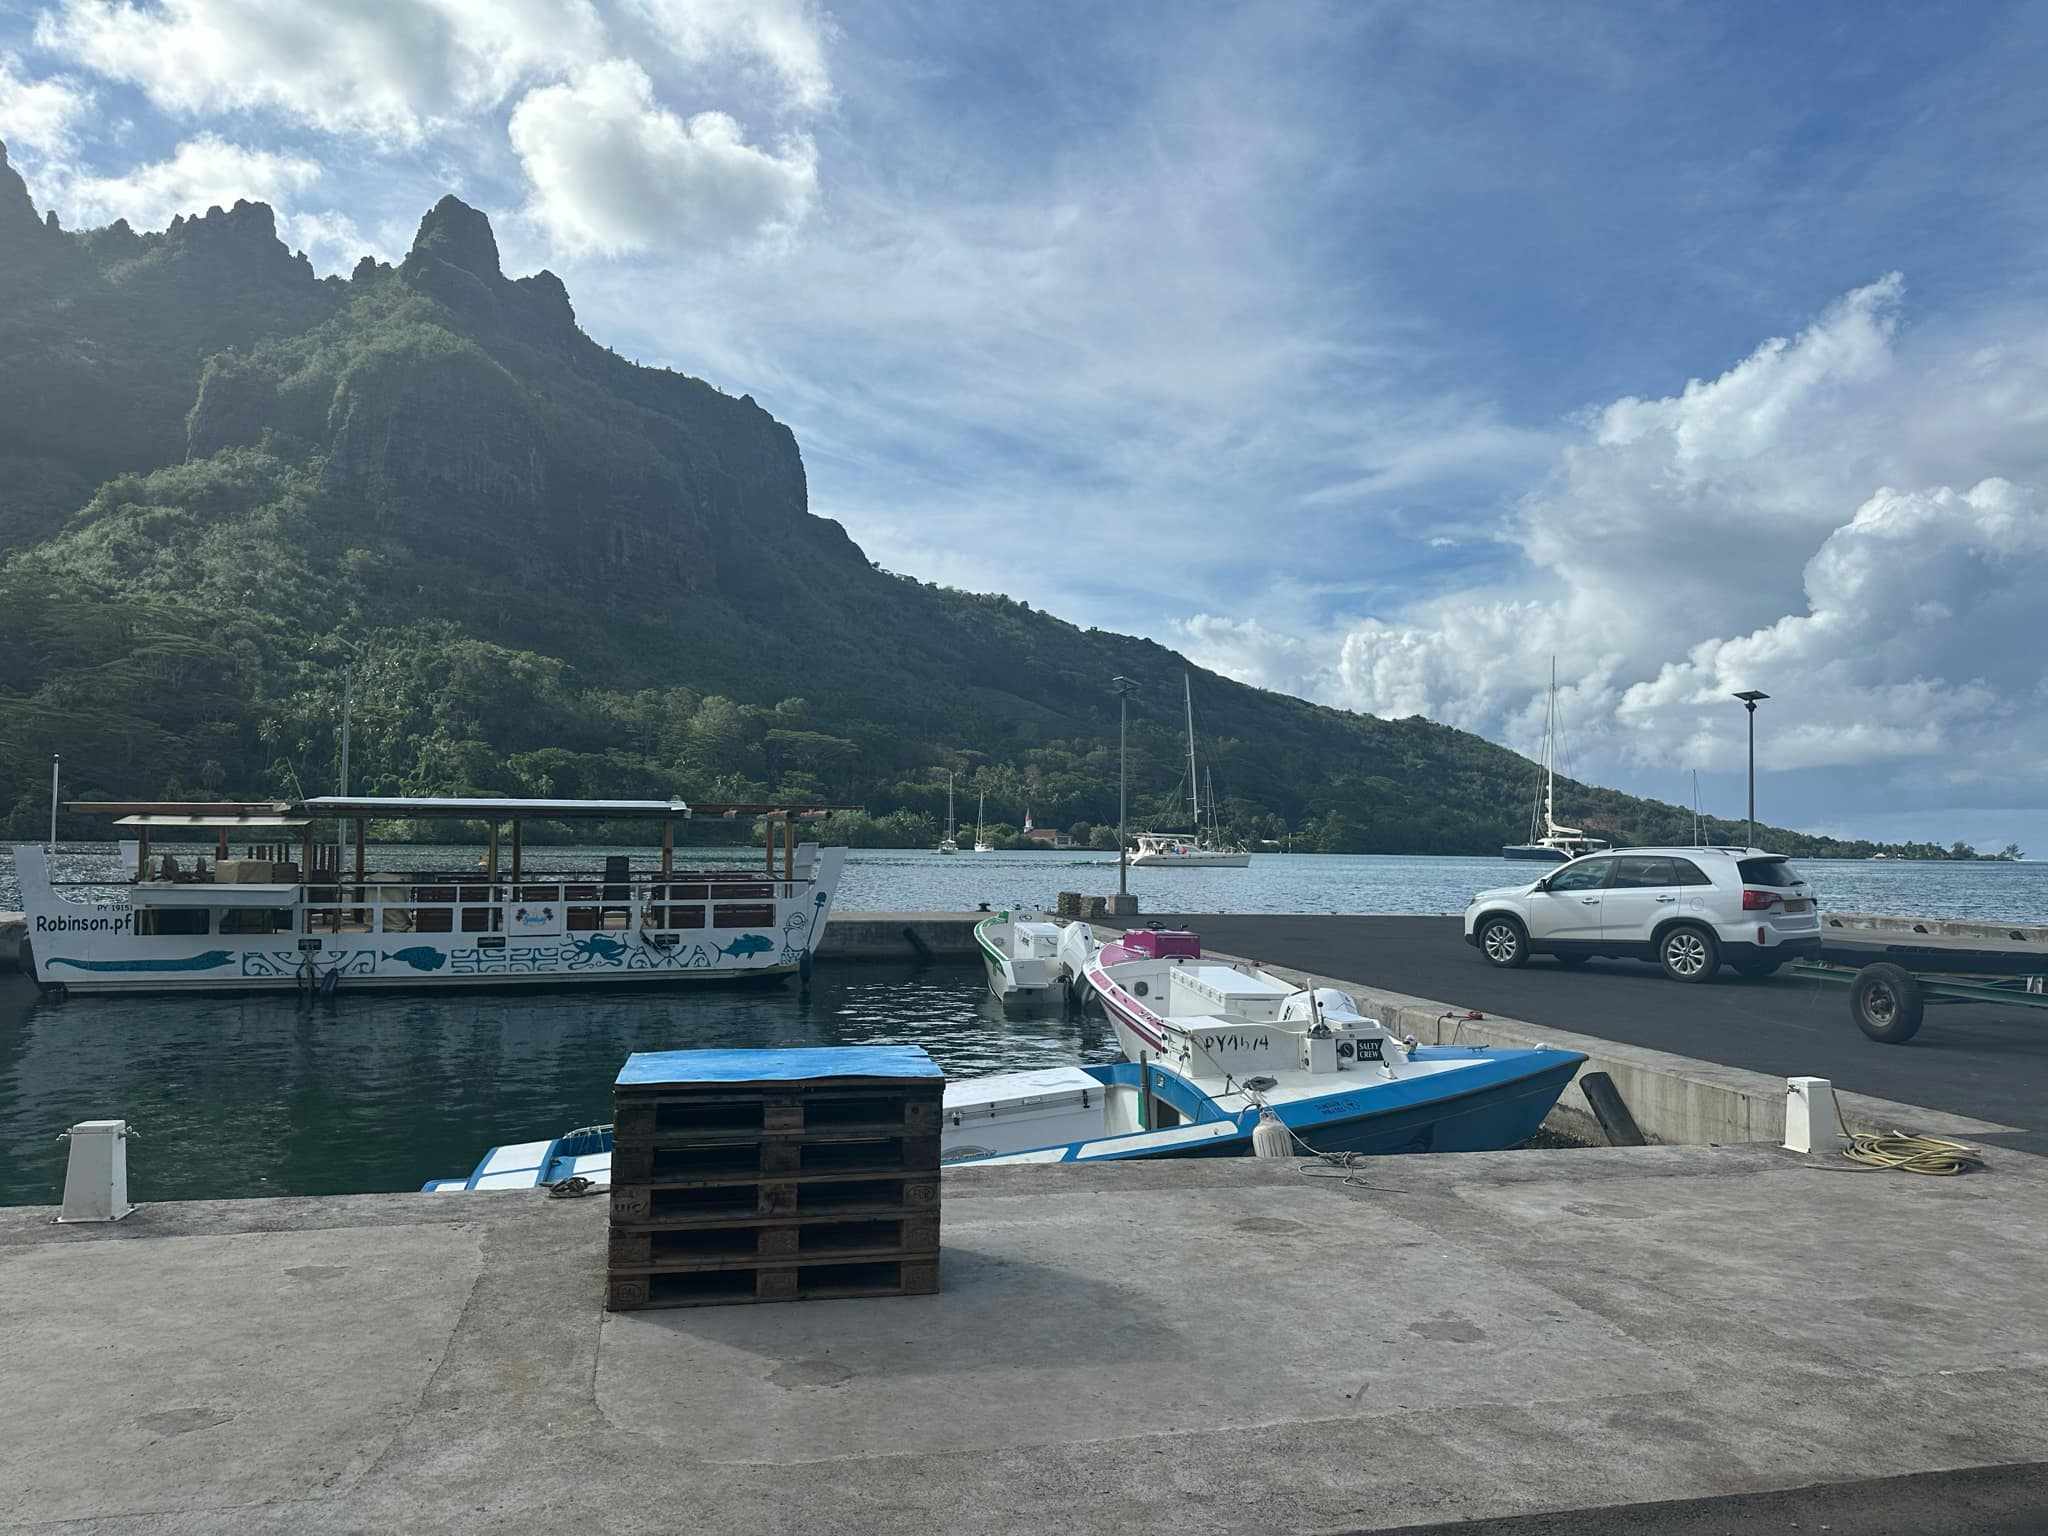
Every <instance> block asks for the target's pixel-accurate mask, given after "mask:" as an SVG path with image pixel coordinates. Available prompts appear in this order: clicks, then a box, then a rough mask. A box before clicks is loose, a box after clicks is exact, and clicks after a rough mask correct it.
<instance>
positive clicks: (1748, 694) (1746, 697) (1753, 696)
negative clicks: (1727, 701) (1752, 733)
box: [1731, 688, 1770, 709]
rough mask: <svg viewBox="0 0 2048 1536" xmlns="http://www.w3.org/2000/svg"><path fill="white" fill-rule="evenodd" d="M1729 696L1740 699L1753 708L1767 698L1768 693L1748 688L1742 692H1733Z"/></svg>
mask: <svg viewBox="0 0 2048 1536" xmlns="http://www.w3.org/2000/svg"><path fill="white" fill-rule="evenodd" d="M1731 697H1733V698H1737V699H1740V700H1742V702H1743V703H1744V704H1746V705H1748V706H1749V707H1750V708H1751V709H1755V708H1756V707H1757V705H1758V704H1759V703H1761V702H1762V701H1763V700H1765V699H1768V698H1769V697H1770V695H1769V694H1768V693H1760V692H1758V691H1757V690H1756V689H1754V688H1750V689H1747V690H1745V691H1744V692H1742V693H1737V694H1733V695H1731Z"/></svg>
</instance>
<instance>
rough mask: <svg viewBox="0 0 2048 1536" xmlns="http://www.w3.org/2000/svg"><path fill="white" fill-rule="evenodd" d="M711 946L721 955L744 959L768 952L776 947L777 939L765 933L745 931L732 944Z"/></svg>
mask: <svg viewBox="0 0 2048 1536" xmlns="http://www.w3.org/2000/svg"><path fill="white" fill-rule="evenodd" d="M711 947H712V948H713V949H715V950H717V951H718V952H719V953H720V954H721V955H726V956H729V957H730V958H732V959H734V960H744V959H746V958H747V956H749V955H765V954H767V953H768V951H769V950H771V949H773V948H774V947H775V941H774V940H773V939H771V938H769V937H768V935H767V934H765V933H743V934H741V935H740V936H739V937H738V938H736V939H734V940H733V941H732V942H731V943H730V944H714V945H712V946H711Z"/></svg>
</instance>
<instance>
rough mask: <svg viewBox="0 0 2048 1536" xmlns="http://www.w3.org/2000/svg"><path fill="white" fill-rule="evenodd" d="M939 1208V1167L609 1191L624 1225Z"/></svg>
mask: <svg viewBox="0 0 2048 1536" xmlns="http://www.w3.org/2000/svg"><path fill="white" fill-rule="evenodd" d="M938 1208H939V1173H938V1169H937V1168H935V1167H934V1168H929V1169H919V1170H916V1171H914V1172H912V1171H902V1172H897V1173H888V1174H832V1175H823V1176H819V1177H815V1178H812V1177H805V1178H786V1177H785V1178H752V1179H746V1178H732V1179H726V1180H721V1181H718V1182H700V1183H691V1184H684V1185H666V1184H621V1183H618V1182H616V1181H614V1182H613V1184H612V1191H611V1217H612V1223H613V1225H615V1226H620V1227H635V1228H638V1227H647V1228H650V1229H651V1228H656V1227H670V1228H673V1227H715V1226H725V1225H730V1224H731V1223H733V1222H734V1221H746V1220H749V1219H755V1218H761V1217H789V1216H819V1217H824V1216H830V1217H845V1218H851V1217H855V1216H889V1215H903V1216H908V1215H916V1214H921V1213H924V1212H930V1211H936V1210H937V1209H938Z"/></svg>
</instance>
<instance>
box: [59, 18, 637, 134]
mask: <svg viewBox="0 0 2048 1536" xmlns="http://www.w3.org/2000/svg"><path fill="white" fill-rule="evenodd" d="M603 39H604V28H603V24H602V23H601V21H600V20H599V19H598V16H597V13H596V11H595V10H594V8H593V7H592V6H591V5H590V4H589V3H588V0H291V3H289V4H284V5H279V4H273V3H270V0H164V3H162V4H161V5H151V6H144V5H140V4H135V3H132V0H62V4H61V5H60V6H59V7H58V8H57V9H55V10H51V11H46V12H45V13H44V14H43V15H42V17H41V19H40V20H39V21H38V23H37V27H36V40H37V42H38V43H40V44H41V45H42V46H43V47H45V48H48V49H51V50H53V51H55V52H58V53H61V54H63V55H65V56H66V57H69V58H72V59H75V60H76V61H77V62H78V63H79V64H81V65H83V66H84V67H86V68H88V69H90V70H92V71H94V72H95V73H97V74H100V75H102V76H105V77H106V78H108V79H111V80H119V81H122V82H125V83H127V84H131V85H134V86H136V87H138V88H139V89H140V90H141V91H142V92H143V93H144V94H145V95H147V96H148V97H149V99H150V100H151V101H152V102H153V103H154V104H155V105H156V106H158V107H159V108H161V109H163V110H165V111H169V112H177V113H183V114H188V115H199V114H211V113H221V112H247V111H257V110H270V111H276V112H280V113H282V114H284V115H285V116H287V117H289V118H291V119H293V120H295V121H298V122H302V123H306V124H309V125H311V126H313V127H316V128H319V129H322V130H324V131H327V132H331V133H354V134H364V135H368V136H371V137H373V138H380V139H387V140H391V141H395V142H397V143H401V144H414V143H417V142H419V141H420V140H421V139H422V138H423V137H425V136H426V135H428V134H429V133H431V132H433V131H435V130H436V129H438V128H439V127H441V126H443V125H445V124H446V123H447V122H448V121H450V120H452V119H455V118H460V117H464V116H468V115H471V114H474V113H476V112H479V111H482V110H485V109H488V108H490V107H493V106H496V105H498V104H499V103H501V102H503V101H504V100H506V99H507V98H508V97H509V96H510V95H511V94H512V93H513V91H514V90H516V89H517V88H518V87H519V86H520V85H522V84H523V83H525V82H526V81H528V80H531V79H534V78H536V77H545V76H553V75H556V74H559V73H560V72H561V71H563V70H564V69H566V68H568V67H570V66H571V65H573V64H574V63H575V62H577V61H578V60H581V59H588V58H594V57H597V56H598V55H599V54H600V53H601V52H602V47H603Z"/></svg>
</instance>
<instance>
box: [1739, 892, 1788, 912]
mask: <svg viewBox="0 0 2048 1536" xmlns="http://www.w3.org/2000/svg"><path fill="white" fill-rule="evenodd" d="M1780 899H1781V898H1780V897H1779V895H1778V893H1777V892H1776V891H1744V892H1743V893H1742V910H1743V911H1745V912H1765V911H1768V910H1770V909H1771V908H1772V907H1775V906H1776V905H1777V904H1778V902H1779V901H1780Z"/></svg>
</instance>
